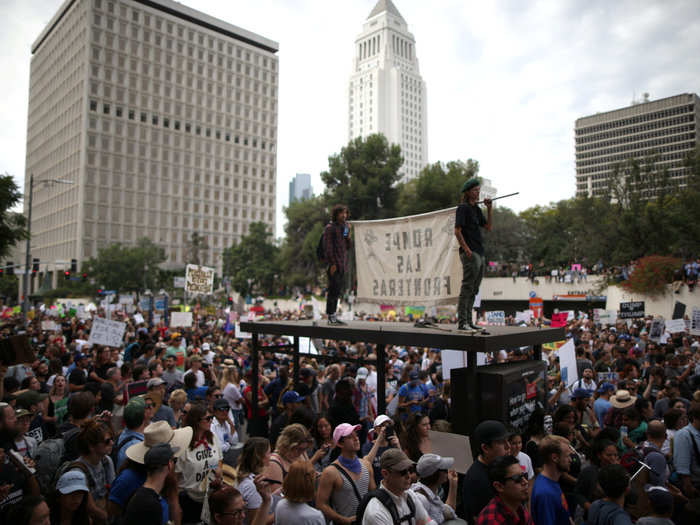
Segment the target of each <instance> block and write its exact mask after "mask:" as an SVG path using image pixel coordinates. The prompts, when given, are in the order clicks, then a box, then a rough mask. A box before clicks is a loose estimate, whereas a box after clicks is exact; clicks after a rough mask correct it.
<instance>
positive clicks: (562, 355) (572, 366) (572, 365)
mask: <svg viewBox="0 0 700 525" xmlns="http://www.w3.org/2000/svg"><path fill="white" fill-rule="evenodd" d="M557 354H558V355H559V369H560V370H561V380H562V381H563V382H564V384H565V385H566V386H567V387H570V386H571V385H573V384H574V383H575V382H576V381H578V368H577V366H576V347H575V345H574V340H573V339H569V340H568V341H567V342H566V343H564V345H563V346H562V347H561V348H560V349H559V350H558V351H557Z"/></svg>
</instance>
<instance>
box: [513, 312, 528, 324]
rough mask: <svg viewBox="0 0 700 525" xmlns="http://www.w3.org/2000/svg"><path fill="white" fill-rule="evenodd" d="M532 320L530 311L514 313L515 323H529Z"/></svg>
mask: <svg viewBox="0 0 700 525" xmlns="http://www.w3.org/2000/svg"><path fill="white" fill-rule="evenodd" d="M531 319H532V310H524V311H522V312H515V322H516V323H529V322H530V320H531Z"/></svg>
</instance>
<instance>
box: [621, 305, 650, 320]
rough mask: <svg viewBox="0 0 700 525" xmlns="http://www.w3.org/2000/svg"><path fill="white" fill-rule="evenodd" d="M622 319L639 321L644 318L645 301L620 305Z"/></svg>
mask: <svg viewBox="0 0 700 525" xmlns="http://www.w3.org/2000/svg"><path fill="white" fill-rule="evenodd" d="M619 317H620V319H637V318H639V317H644V301H632V302H629V303H620V315H619Z"/></svg>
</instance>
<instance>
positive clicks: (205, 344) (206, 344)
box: [202, 343, 211, 351]
mask: <svg viewBox="0 0 700 525" xmlns="http://www.w3.org/2000/svg"><path fill="white" fill-rule="evenodd" d="M204 350H211V345H210V344H209V343H202V351H204Z"/></svg>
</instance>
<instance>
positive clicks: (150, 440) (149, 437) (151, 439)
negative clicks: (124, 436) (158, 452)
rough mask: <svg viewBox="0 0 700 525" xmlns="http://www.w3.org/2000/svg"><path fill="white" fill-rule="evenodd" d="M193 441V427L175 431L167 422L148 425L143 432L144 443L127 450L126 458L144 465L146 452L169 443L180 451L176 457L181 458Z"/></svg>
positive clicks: (141, 442)
mask: <svg viewBox="0 0 700 525" xmlns="http://www.w3.org/2000/svg"><path fill="white" fill-rule="evenodd" d="M190 441H192V427H184V428H178V429H177V430H173V429H172V428H171V427H170V425H169V424H168V422H167V421H156V422H155V423H151V424H150V425H148V426H147V427H146V428H145V429H144V431H143V441H140V442H139V443H136V444H135V445H131V446H130V447H129V448H127V449H126V457H128V458H129V459H130V460H132V461H135V462H136V463H140V464H142V465H143V461H144V456H145V455H146V452H148V450H149V449H150V448H151V447H152V446H154V445H158V444H161V443H168V444H169V445H170V446H172V447H173V448H175V447H177V448H178V451H177V453H176V454H175V457H176V458H177V457H180V456H181V455H182V454H184V453H185V450H186V449H187V447H188V446H189V444H190Z"/></svg>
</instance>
